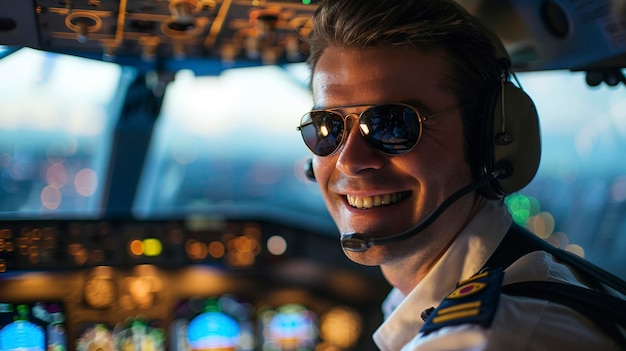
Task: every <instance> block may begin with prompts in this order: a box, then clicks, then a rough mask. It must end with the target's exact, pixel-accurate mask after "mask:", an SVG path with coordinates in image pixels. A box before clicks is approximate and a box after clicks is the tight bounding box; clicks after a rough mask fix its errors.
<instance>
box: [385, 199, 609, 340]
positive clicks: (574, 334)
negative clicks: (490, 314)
mask: <svg viewBox="0 0 626 351" xmlns="http://www.w3.org/2000/svg"><path fill="white" fill-rule="evenodd" d="M510 225H511V217H510V215H509V213H508V210H507V208H506V206H505V205H504V204H500V203H497V202H488V203H486V204H485V206H484V207H483V209H481V211H480V212H479V213H478V214H477V215H476V217H475V218H474V219H473V220H472V221H471V222H470V223H469V225H468V226H467V227H466V228H465V229H464V230H463V231H462V232H461V233H460V235H459V236H458V238H457V239H456V240H455V241H454V243H453V244H452V245H451V246H450V248H449V249H448V251H447V252H446V253H445V254H444V255H443V256H442V258H441V259H440V260H439V262H437V264H436V265H435V266H434V267H433V269H432V270H431V271H430V272H429V273H428V274H427V275H426V276H425V277H424V279H423V280H422V281H421V282H420V283H419V284H418V285H417V286H416V287H415V288H414V289H413V290H412V291H411V292H410V293H409V295H407V296H406V297H405V296H403V295H402V293H401V292H400V291H399V290H397V289H393V290H392V291H391V292H390V293H389V295H388V297H387V298H386V299H385V301H384V302H383V312H384V314H385V321H384V322H383V324H382V325H381V326H380V327H379V328H378V330H377V331H376V332H375V333H374V336H373V338H374V341H375V342H376V344H377V345H378V347H379V348H380V349H381V350H383V351H398V350H402V351H409V350H412V351H417V350H419V351H425V350H450V351H451V350H472V351H478V350H497V351H502V350H505V351H516V350H568V351H572V350H593V351H599V350H620V348H619V347H618V345H617V344H616V343H615V342H614V341H613V340H611V339H609V338H608V337H607V336H605V334H604V333H602V332H601V331H600V330H599V329H598V328H597V327H596V326H595V324H593V323H592V322H591V321H589V320H588V319H586V318H585V317H583V316H581V315H580V314H578V313H577V312H575V311H573V310H572V309H570V308H567V307H564V306H562V305H559V304H555V303H550V302H548V301H545V300H539V299H530V298H526V297H513V296H508V295H500V301H499V303H498V307H497V310H496V314H495V316H494V319H493V321H492V324H491V327H490V328H484V327H482V326H480V325H477V324H464V325H457V326H448V327H443V328H441V329H439V330H437V331H434V332H432V333H430V334H428V335H426V336H422V335H419V334H418V332H419V330H420V328H421V327H422V325H423V324H424V321H423V320H422V318H421V313H422V311H424V310H426V309H428V308H430V307H437V306H438V305H439V303H440V302H441V301H442V300H443V299H444V298H445V297H446V296H447V295H448V294H449V293H450V292H451V291H452V290H454V288H455V286H456V283H457V282H459V281H462V280H465V279H468V278H470V277H471V276H472V275H474V274H476V273H477V272H478V271H479V270H480V269H481V268H482V266H483V265H484V264H485V262H486V261H487V259H488V258H489V257H490V256H491V254H492V253H493V252H494V251H495V249H496V247H497V246H498V244H499V243H500V241H501V240H502V238H503V237H504V235H505V234H506V232H507V230H508V228H509V226H510ZM529 280H540V281H554V282H568V283H570V284H577V285H581V284H580V283H579V282H578V280H577V279H576V276H575V275H574V274H573V273H572V271H571V270H570V269H569V268H568V267H567V266H564V265H562V264H560V263H558V262H556V261H554V260H553V259H552V256H551V255H550V254H548V253H545V252H543V251H538V252H533V253H530V254H527V255H525V256H523V257H522V258H520V259H519V260H517V261H516V262H515V263H513V264H512V265H511V266H509V268H507V269H506V270H505V274H504V282H503V284H509V283H513V282H517V281H529Z"/></svg>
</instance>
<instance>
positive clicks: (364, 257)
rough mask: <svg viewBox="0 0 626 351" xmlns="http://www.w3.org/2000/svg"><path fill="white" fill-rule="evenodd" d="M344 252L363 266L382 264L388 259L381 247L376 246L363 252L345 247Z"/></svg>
mask: <svg viewBox="0 0 626 351" xmlns="http://www.w3.org/2000/svg"><path fill="white" fill-rule="evenodd" d="M343 252H344V254H345V255H346V256H347V257H348V258H349V259H350V260H351V261H352V262H354V263H358V264H360V265H363V266H380V265H381V264H383V263H385V261H386V260H385V255H384V254H383V253H382V252H381V248H380V247H376V246H373V247H370V248H369V249H367V250H366V251H361V252H355V251H350V250H346V249H344V250H343Z"/></svg>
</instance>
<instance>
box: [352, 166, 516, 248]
mask: <svg viewBox="0 0 626 351" xmlns="http://www.w3.org/2000/svg"><path fill="white" fill-rule="evenodd" d="M500 166H501V167H498V168H497V169H496V170H495V171H493V172H492V173H491V174H489V175H486V176H484V177H482V178H481V179H479V180H478V181H476V182H474V183H472V184H470V185H467V186H465V187H463V188H461V189H459V190H457V191H456V192H455V193H453V194H452V195H450V197H448V198H447V199H445V200H444V201H443V202H442V203H441V205H439V206H438V207H437V208H436V209H435V210H434V211H433V212H431V213H430V214H429V215H428V216H427V217H426V218H424V220H422V221H421V222H419V223H418V224H417V225H415V226H414V227H412V228H409V229H408V230H405V231H403V232H401V233H398V234H395V235H391V236H387V237H383V238H368V237H367V236H365V235H363V234H361V233H346V234H341V246H342V247H343V249H344V250H348V251H352V252H363V251H367V250H368V249H369V248H370V247H372V246H374V245H384V244H389V243H392V242H396V241H400V240H404V239H407V238H410V237H412V236H414V235H417V234H418V233H420V232H421V231H422V230H424V229H425V228H426V227H428V226H429V225H431V224H432V222H434V221H435V220H436V219H437V218H438V217H439V216H440V215H441V213H443V211H444V210H445V209H447V208H448V207H449V206H450V205H452V203H454V202H455V201H457V200H459V199H460V198H462V197H463V196H465V195H467V194H468V193H470V192H472V191H474V190H477V189H479V188H481V187H483V186H485V185H487V184H488V183H490V182H491V181H493V180H494V179H496V178H499V177H501V176H503V177H506V176H507V175H510V174H511V173H512V169H511V168H512V167H511V165H510V164H505V165H503V164H501V165H500Z"/></svg>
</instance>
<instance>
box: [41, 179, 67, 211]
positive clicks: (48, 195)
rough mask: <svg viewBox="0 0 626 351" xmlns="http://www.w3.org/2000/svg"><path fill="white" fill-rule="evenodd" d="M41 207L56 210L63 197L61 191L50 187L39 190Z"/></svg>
mask: <svg viewBox="0 0 626 351" xmlns="http://www.w3.org/2000/svg"><path fill="white" fill-rule="evenodd" d="M40 197H41V205H42V206H43V207H44V208H45V209H47V210H56V209H57V208H59V206H60V205H61V200H62V199H63V195H62V194H61V191H60V190H59V189H57V188H56V187H54V186H52V185H48V186H46V187H44V188H43V190H41V196H40Z"/></svg>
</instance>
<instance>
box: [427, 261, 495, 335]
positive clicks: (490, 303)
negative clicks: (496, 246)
mask: <svg viewBox="0 0 626 351" xmlns="http://www.w3.org/2000/svg"><path fill="white" fill-rule="evenodd" d="M503 276H504V272H503V271H502V269H500V268H495V269H491V270H486V271H484V272H480V273H478V274H476V275H474V276H473V277H471V278H469V279H467V280H464V281H461V282H459V283H457V285H456V289H454V291H452V292H451V293H450V294H449V295H448V296H447V297H446V298H445V299H444V300H443V301H441V303H440V304H439V306H438V307H437V308H436V309H435V310H434V311H432V312H431V313H430V315H429V317H428V318H427V319H426V322H425V323H424V326H422V328H421V329H420V332H421V333H423V334H424V335H426V334H428V333H431V332H433V331H435V330H438V329H440V328H443V327H447V326H452V325H460V324H480V325H482V326H484V327H487V328H488V327H490V326H491V322H492V321H493V316H494V315H495V313H496V309H497V307H498V300H499V298H500V291H501V289H502V278H503Z"/></svg>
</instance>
